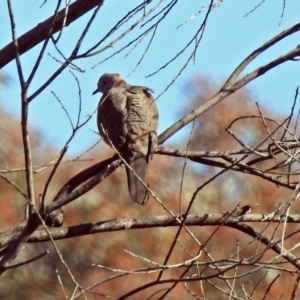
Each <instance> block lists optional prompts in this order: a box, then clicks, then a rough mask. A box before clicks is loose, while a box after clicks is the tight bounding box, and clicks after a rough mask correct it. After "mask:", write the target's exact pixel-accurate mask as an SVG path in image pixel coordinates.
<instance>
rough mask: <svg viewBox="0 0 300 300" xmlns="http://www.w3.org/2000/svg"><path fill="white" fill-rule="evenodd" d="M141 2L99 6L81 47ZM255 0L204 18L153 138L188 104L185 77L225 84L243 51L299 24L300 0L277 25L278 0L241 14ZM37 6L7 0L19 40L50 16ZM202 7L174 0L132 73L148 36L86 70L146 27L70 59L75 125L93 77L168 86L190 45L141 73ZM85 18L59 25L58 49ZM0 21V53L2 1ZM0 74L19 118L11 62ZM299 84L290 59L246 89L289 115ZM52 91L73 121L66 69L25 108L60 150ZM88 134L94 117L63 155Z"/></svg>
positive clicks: (65, 126) (299, 72)
mask: <svg viewBox="0 0 300 300" xmlns="http://www.w3.org/2000/svg"><path fill="white" fill-rule="evenodd" d="M140 2H141V0H122V5H120V1H119V0H110V1H105V3H104V5H103V7H102V8H101V10H100V13H99V14H98V17H97V20H96V21H95V23H94V26H93V27H92V28H91V30H90V31H89V34H88V39H87V40H86V41H85V42H84V44H83V49H87V48H88V47H89V46H91V45H93V44H94V43H95V42H97V41H98V40H99V39H101V37H103V36H104V35H105V34H106V33H107V32H108V31H109V29H110V28H111V27H112V26H113V25H114V24H115V23H116V22H117V21H118V20H119V19H120V18H121V17H122V16H124V15H125V14H126V12H127V11H128V9H131V8H133V7H135V6H136V5H137V4H139V3H140ZM158 2H159V1H158V0H153V1H152V2H151V6H149V7H148V8H147V10H149V9H150V8H151V7H153V6H154V5H156V4H157V3H158ZM259 2H260V1H241V0H224V2H223V4H222V5H221V7H219V8H217V9H215V10H214V11H213V13H212V14H211V15H210V18H209V21H208V24H207V27H206V30H205V33H204V37H203V40H202V42H201V44H200V46H199V49H198V53H197V60H196V62H195V64H192V63H191V64H189V66H188V67H187V68H186V69H185V71H184V72H183V74H182V75H181V76H180V77H179V78H178V80H177V81H176V82H175V84H174V85H173V86H172V87H171V88H170V89H169V90H168V91H167V92H166V93H164V94H163V95H162V96H161V97H160V99H159V100H158V107H159V112H160V126H159V133H160V132H162V131H163V130H165V129H166V128H167V127H169V126H170V125H171V124H172V123H173V122H174V121H176V119H178V118H179V117H180V116H181V114H180V111H181V107H186V105H187V103H188V101H189V100H190V99H188V98H187V96H186V95H184V93H183V90H182V87H183V86H184V85H185V83H186V82H187V80H189V79H190V78H191V76H193V75H194V74H202V75H207V76H209V77H210V78H211V79H212V80H213V81H215V82H219V83H222V82H224V80H226V78H227V77H228V76H229V75H230V73H231V72H232V71H233V70H234V69H235V67H237V65H238V64H239V63H240V62H241V60H242V59H244V58H245V57H246V56H247V55H248V54H250V53H251V52H252V51H253V50H255V49H256V48H257V47H259V46H260V45H262V44H263V43H265V42H266V41H267V40H269V39H270V38H272V37H273V36H274V35H276V34H278V33H280V32H282V31H283V30H285V29H287V28H289V27H290V26H292V25H294V24H296V23H297V22H299V21H300V19H299V12H300V1H299V0H289V1H286V7H285V12H284V16H283V18H282V20H281V13H282V5H283V3H282V2H283V1H274V0H266V1H265V2H264V3H263V4H262V5H261V6H260V7H259V8H258V9H257V10H256V11H255V12H253V13H251V14H250V15H249V16H247V17H244V16H245V14H246V13H247V12H249V11H250V10H251V9H252V8H253V7H254V6H255V5H256V4H258V3H259ZM42 3H43V1H37V0H34V1H33V0H31V1H28V0H27V1H21V2H20V1H16V0H12V4H13V7H14V12H15V21H16V26H17V34H18V35H22V34H23V33H25V32H27V31H28V30H30V29H31V28H32V27H34V26H35V25H36V24H37V23H39V22H42V21H43V20H45V19H47V18H48V17H50V16H51V14H52V13H53V11H54V5H53V3H52V2H51V1H47V2H46V3H45V4H44V5H43V6H42V7H41V8H39V6H40V5H41V4H42ZM166 3H168V1H164V2H162V4H161V7H163V6H165V5H166ZM187 3H188V5H187ZM208 4H209V1H204V0H203V1H196V0H185V1H178V4H177V5H176V6H175V7H174V9H173V10H172V11H171V13H170V14H169V15H168V16H167V17H166V19H165V20H164V22H163V23H162V24H161V25H160V27H159V28H158V30H157V35H156V37H155V39H154V41H153V44H152V46H151V48H150V50H149V52H148V54H147V55H146V57H145V60H144V61H143V62H142V64H141V65H140V66H139V68H138V69H137V70H136V71H135V72H134V73H132V74H131V75H130V77H127V76H128V75H129V74H130V73H131V71H132V70H133V69H134V68H135V66H136V63H137V61H138V60H139V58H140V56H141V54H142V53H143V51H144V49H145V46H146V42H147V41H148V39H146V40H145V41H144V42H142V43H141V44H140V45H139V46H138V47H136V48H135V49H134V50H133V51H132V53H131V54H130V55H128V56H127V57H125V55H126V53H128V51H129V49H127V50H125V51H123V52H122V53H121V54H119V55H117V56H115V57H113V58H112V59H110V60H108V61H106V62H105V63H103V64H100V65H98V66H97V67H95V68H92V67H93V66H95V65H96V64H97V63H98V62H99V61H101V60H103V59H104V58H106V57H107V56H108V55H110V54H111V53H113V51H115V50H117V49H119V48H120V47H121V46H122V45H125V44H127V43H128V42H129V41H130V40H131V39H132V38H134V37H135V36H137V34H139V33H141V32H142V31H143V30H144V29H145V28H143V29H138V30H137V31H136V32H135V31H133V32H132V33H131V34H129V35H128V36H127V37H126V38H125V39H124V40H122V41H121V42H120V43H118V44H116V45H115V46H114V47H113V48H111V49H108V50H107V51H104V52H103V53H101V54H99V55H97V56H94V57H91V58H88V59H83V60H78V61H75V63H76V64H77V65H78V66H79V67H80V68H82V69H83V70H84V73H79V72H76V71H75V72H74V73H75V74H76V76H78V79H79V81H80V84H81V93H82V117H81V120H82V121H83V120H84V119H85V118H86V115H88V114H92V113H93V112H94V110H95V108H96V107H97V103H98V100H99V97H100V95H99V94H98V95H96V96H92V92H93V91H94V90H95V87H96V83H97V81H98V78H99V76H100V75H102V74H103V73H106V72H118V73H120V74H121V75H122V76H123V77H124V78H125V79H126V80H127V81H128V82H130V83H133V84H136V85H146V86H149V87H151V88H153V89H154V90H155V95H158V94H159V93H160V92H161V91H163V90H164V88H165V87H166V85H167V84H168V83H169V82H170V81H171V80H172V78H173V77H174V76H175V74H177V72H178V71H179V70H180V68H181V67H182V65H183V64H184V62H185V60H186V59H187V57H188V56H189V55H190V53H191V51H192V48H189V49H188V50H187V52H186V53H185V54H183V55H182V56H181V57H180V58H179V59H178V60H176V61H175V62H174V63H172V64H171V65H170V66H169V67H167V68H165V69H164V70H162V71H161V72H159V73H158V74H157V75H154V76H151V77H145V76H146V75H148V74H149V73H152V72H153V71H155V70H156V69H157V68H159V67H160V66H162V65H163V64H164V63H165V62H166V61H167V60H168V59H169V58H170V57H171V56H173V55H175V54H176V53H177V52H178V51H179V49H181V48H182V47H183V46H184V45H185V43H186V42H187V41H189V40H190V39H191V38H192V36H193V34H194V32H195V31H196V30H197V29H198V28H199V26H200V24H201V22H202V20H203V17H204V15H205V12H202V13H200V14H199V15H198V16H196V17H195V18H193V19H192V20H191V21H189V22H187V23H185V24H184V25H183V26H181V27H180V28H178V29H176V28H177V26H178V25H180V24H182V23H183V22H184V21H185V20H188V19H189V18H190V17H191V16H193V15H194V14H195V13H196V12H198V11H199V9H200V8H201V6H203V5H208ZM90 15H91V13H88V14H87V15H86V16H84V17H83V18H81V19H80V20H79V21H77V22H76V23H74V24H71V25H70V26H69V27H67V28H65V31H64V34H63V36H62V40H61V43H60V45H59V47H60V49H61V50H62V51H63V52H64V54H65V55H66V56H68V55H69V53H70V51H71V50H72V46H73V45H74V43H75V41H76V38H77V37H78V35H79V34H80V32H81V29H82V26H83V24H85V23H86V22H87V20H88V17H89V16H90ZM140 16H141V14H139V17H140ZM0 20H1V27H0V48H2V47H3V46H5V45H6V44H7V43H9V42H10V40H11V33H10V25H9V20H8V13H7V7H6V2H4V1H2V2H1V4H0ZM129 26H130V24H127V23H126V24H125V25H124V27H122V28H121V29H120V30H119V31H118V32H116V33H115V34H114V35H113V37H112V39H114V38H115V37H117V36H118V35H119V34H120V33H121V32H123V31H125V30H126V29H127V28H128V27H129ZM299 41H300V33H297V34H295V35H294V36H293V37H290V38H288V39H286V40H284V41H283V42H281V43H280V44H278V45H276V46H275V47H274V49H270V50H268V51H267V52H266V53H264V54H263V55H262V56H261V57H259V58H258V59H256V60H255V61H254V62H253V63H251V64H250V66H248V68H247V70H246V72H249V71H251V70H253V69H255V68H256V67H258V66H259V65H261V64H265V63H267V62H268V61H270V60H272V59H274V58H276V57H278V56H280V55H282V54H284V53H286V52H287V51H289V50H291V49H293V48H295V46H297V45H298V44H300V42H299ZM39 49H40V45H39V46H36V47H35V48H33V49H32V50H31V51H30V52H28V53H26V54H24V55H23V56H22V58H21V61H22V65H23V67H24V73H25V78H27V76H28V74H29V72H30V70H31V68H32V66H33V64H34V61H35V59H36V56H37V53H38V51H39ZM48 53H50V54H51V55H52V56H55V57H59V56H58V55H57V52H56V51H55V49H54V48H53V47H50V48H49V50H48V51H46V54H45V56H44V59H43V62H42V65H41V68H40V70H39V71H38V73H37V76H36V78H35V79H34V81H33V83H32V86H31V88H30V90H29V94H31V93H32V92H33V91H35V90H36V88H37V87H38V86H39V85H40V84H41V83H43V82H44V80H45V79H47V78H48V77H49V76H50V75H51V74H52V72H53V71H54V70H55V69H56V68H58V66H59V64H58V63H57V62H55V61H54V60H53V59H52V58H51V57H50V56H49V55H48ZM1 72H3V73H4V74H5V75H6V76H9V78H10V80H9V82H8V84H7V85H5V86H2V87H1V89H0V105H1V107H4V108H5V109H6V110H8V111H9V112H10V113H13V114H15V115H19V114H20V88H19V84H18V77H17V73H16V64H15V62H11V63H10V64H9V65H7V66H5V67H4V68H3V69H2V70H1ZM299 84H300V62H288V63H286V64H284V65H282V66H280V67H278V68H276V69H274V70H272V71H270V72H269V73H268V74H266V75H265V76H263V77H261V78H258V79H256V80H255V81H254V82H252V83H251V84H249V85H248V88H249V89H251V91H252V93H253V94H254V95H255V96H256V98H257V101H258V102H259V103H261V104H262V105H266V106H268V107H270V108H272V109H273V110H274V111H278V112H281V113H286V114H288V112H289V109H290V106H291V103H292V101H293V97H294V93H295V89H296V87H297V86H298V85H299ZM51 91H53V92H55V94H56V95H57V96H58V97H59V99H60V100H61V101H62V103H63V104H64V105H65V107H66V109H67V110H68V112H69V114H70V116H71V118H72V119H73V120H75V119H76V116H77V112H78V90H77V85H76V82H75V80H74V77H73V76H72V75H71V74H70V72H69V71H68V70H65V71H64V72H63V73H62V74H61V76H59V77H58V78H57V79H56V80H55V81H54V82H53V83H52V84H51V85H50V86H49V87H48V88H47V89H46V90H45V91H44V92H43V93H42V94H40V95H39V96H38V97H37V98H36V99H35V100H34V101H33V102H32V103H31V105H30V114H29V120H30V123H31V124H32V125H33V126H34V127H36V128H39V130H40V131H41V132H42V134H43V135H44V136H45V138H47V140H48V141H50V142H52V143H53V144H54V145H56V146H57V147H58V148H61V147H62V146H63V145H64V143H65V141H66V140H67V138H68V137H69V135H70V133H71V127H70V125H69V122H68V119H67V118H66V116H65V114H64V112H63V110H62V109H61V107H60V105H59V103H58V102H57V101H56V100H55V98H54V96H53V95H52V93H51ZM93 130H94V131H97V127H96V118H95V115H94V116H93V118H92V120H91V121H90V122H89V123H88V124H87V126H86V127H85V128H83V129H82V130H81V131H80V133H79V134H78V136H77V137H76V139H75V140H74V141H73V142H72V144H71V145H70V148H69V154H73V155H76V154H78V153H80V152H81V151H84V150H85V149H87V148H88V147H89V146H91V145H92V144H93V143H94V142H95V141H96V140H97V139H98V136H97V134H95V133H94V132H93Z"/></svg>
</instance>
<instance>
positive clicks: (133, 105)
mask: <svg viewBox="0 0 300 300" xmlns="http://www.w3.org/2000/svg"><path fill="white" fill-rule="evenodd" d="M150 91H151V89H149V88H147V87H138V86H132V87H129V88H127V89H126V95H127V112H128V117H127V121H126V123H127V130H128V133H127V143H128V144H129V145H130V147H131V149H132V151H135V152H139V153H142V154H143V155H144V156H145V157H146V158H147V160H148V157H149V155H150V153H151V151H152V150H153V148H156V145H157V138H156V131H157V126H158V110H157V107H156V103H155V100H154V99H153V97H152V95H151V93H150Z"/></svg>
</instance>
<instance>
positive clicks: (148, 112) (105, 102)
mask: <svg viewBox="0 0 300 300" xmlns="http://www.w3.org/2000/svg"><path fill="white" fill-rule="evenodd" d="M95 92H101V93H103V95H102V97H101V99H100V102H99V106H98V117H97V122H98V129H99V133H100V135H101V136H102V137H103V139H104V141H105V142H106V143H107V144H108V145H110V146H112V147H113V148H115V149H116V150H117V151H118V152H119V153H120V154H121V156H122V157H123V158H124V159H125V161H126V162H127V163H128V165H129V166H130V167H131V168H132V169H133V170H134V171H135V173H136V174H137V175H138V177H140V178H141V179H142V181H143V182H144V183H145V184H146V186H148V162H149V158H150V156H151V153H152V152H153V151H154V150H155V149H156V147H157V135H156V131H157V126H158V110H157V107H156V103H155V100H154V99H153V97H152V95H151V92H153V91H152V90H151V89H150V88H148V87H145V86H131V85H130V84H128V83H126V82H125V81H124V80H123V79H122V78H121V77H120V75H119V74H104V75H102V76H101V77H100V79H99V82H98V87H97V90H96V91H95ZM126 173H127V179H128V189H129V193H130V196H131V198H132V200H133V201H134V202H136V203H139V204H145V203H146V202H147V200H148V197H149V193H148V192H147V189H146V188H145V186H144V185H143V184H142V183H141V182H140V180H139V179H138V178H137V176H136V175H135V174H134V173H133V172H132V171H131V170H130V169H129V168H128V167H126Z"/></svg>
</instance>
